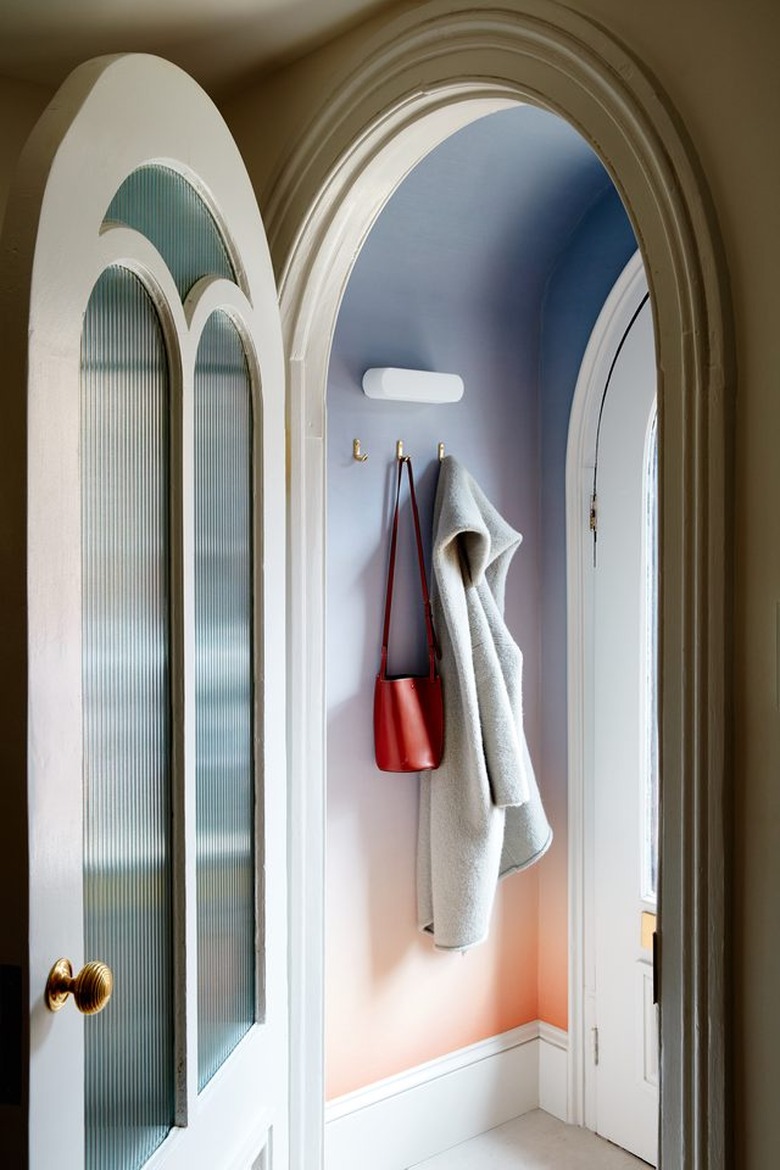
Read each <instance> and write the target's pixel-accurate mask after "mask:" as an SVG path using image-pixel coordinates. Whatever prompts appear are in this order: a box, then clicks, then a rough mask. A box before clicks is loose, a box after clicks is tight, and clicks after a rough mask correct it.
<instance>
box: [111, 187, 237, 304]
mask: <svg viewBox="0 0 780 1170" xmlns="http://www.w3.org/2000/svg"><path fill="white" fill-rule="evenodd" d="M106 220H107V221H113V222H115V223H123V224H126V225H127V227H131V228H134V229H135V230H136V231H138V232H141V233H142V234H143V235H144V236H146V238H147V239H148V240H150V241H151V243H153V244H154V246H155V248H156V249H157V251H158V252H159V253H160V255H161V256H162V258H163V260H164V261H165V263H166V264H167V266H168V268H169V269H170V272H171V275H172V277H173V279H174V280H175V282H176V287H177V288H178V290H179V295H180V296H181V298H182V300H184V298H185V297H186V295H187V293H188V292H189V291H190V289H191V288H192V286H193V285H194V284H195V282H196V281H197V280H199V279H200V278H201V277H202V276H224V277H226V278H227V279H228V280H233V281H235V279H236V276H235V272H234V271H233V266H232V264H231V263H230V258H229V256H228V253H227V249H226V248H225V244H224V241H223V239H222V235H221V234H220V231H219V228H218V227H217V225H216V223H215V222H214V217H213V216H212V214H211V212H210V211H209V209H208V207H207V206H206V204H205V203H204V202H203V200H202V199H201V197H200V195H199V194H198V192H197V191H196V190H195V188H194V187H193V186H192V184H191V183H189V182H188V181H187V180H186V179H185V178H184V176H183V175H180V174H179V172H178V171H174V170H172V169H171V168H170V167H163V166H160V165H159V164H152V165H149V166H145V167H139V168H138V170H136V171H133V173H132V174H131V175H128V177H127V178H126V179H125V181H124V183H123V184H122V186H121V187H120V188H119V190H118V191H117V193H116V195H115V196H114V198H113V199H112V200H111V203H110V205H109V208H108V211H107V212H106Z"/></svg>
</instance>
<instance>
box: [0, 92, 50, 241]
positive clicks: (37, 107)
mask: <svg viewBox="0 0 780 1170" xmlns="http://www.w3.org/2000/svg"><path fill="white" fill-rule="evenodd" d="M50 97H51V91H50V90H48V89H45V88H44V87H43V86H40V85H29V84H28V83H27V82H24V81H11V80H10V79H9V78H7V77H0V223H1V222H2V219H3V212H4V211H5V203H6V199H7V198H8V188H9V186H10V184H11V180H12V178H13V173H14V168H15V166H16V160H17V158H18V157H19V152H20V151H21V149H22V147H23V146H24V144H25V142H26V141H27V137H28V135H29V133H30V131H31V130H32V128H33V126H34V125H35V123H36V122H37V121H38V118H39V117H40V116H41V114H42V113H43V111H44V109H45V108H46V105H47V103H48V101H49V99H50Z"/></svg>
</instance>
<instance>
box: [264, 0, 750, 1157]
mask: <svg viewBox="0 0 780 1170" xmlns="http://www.w3.org/2000/svg"><path fill="white" fill-rule="evenodd" d="M525 8H526V11H524V12H511V11H508V10H501V11H498V10H495V9H492V8H491V7H489V4H488V3H487V0H454V3H453V0H430V2H429V3H426V4H422V5H415V6H413V8H412V9H407V10H405V11H404V12H402V13H401V14H399V15H394V16H391V17H389V18H388V19H387V20H386V21H380V22H377V23H375V24H374V25H373V26H372V31H370V32H368V33H366V34H365V36H364V38H363V40H362V41H359V43H358V53H359V59H358V58H357V55H356V58H355V59H353V60H352V61H351V62H348V63H347V64H346V65H342V66H341V67H340V71H339V70H338V69H337V71H336V74H335V75H334V76H333V77H332V79H331V92H330V95H329V97H328V100H327V101H324V102H323V103H322V107H321V109H320V110H319V112H318V113H317V115H316V116H315V118H314V119H313V121H312V123H311V124H310V125H309V127H308V129H307V131H306V132H305V133H304V134H303V135H302V136H301V138H300V140H299V141H298V142H297V144H296V145H295V146H294V147H293V149H292V152H291V153H290V154H289V155H288V156H287V157H286V160H285V161H284V163H283V165H282V167H281V169H280V171H279V172H278V173H277V174H276V175H275V176H274V177H273V178H272V180H271V182H270V184H269V186H268V188H267V189H268V192H269V196H268V200H267V202H266V205H265V219H266V225H267V230H268V235H269V241H270V244H271V249H272V253H273V254H274V256H275V259H276V265H277V271H279V272H280V273H281V281H280V295H281V307H282V326H283V329H284V332H285V339H286V345H287V355H288V362H289V366H288V407H287V425H288V432H289V435H288V441H289V477H290V497H289V505H288V507H289V511H288V520H289V523H288V532H289V534H290V538H289V539H290V543H289V580H288V622H289V624H288V629H289V644H288V651H289V662H290V674H289V694H288V697H289V711H290V713H291V714H290V719H291V720H292V719H293V718H294V725H293V726H294V734H293V735H292V736H291V750H290V769H291V770H290V814H291V816H290V825H291V829H292V834H291V838H290V852H291V859H290V860H291V871H290V885H291V891H290V907H291V921H290V931H291V960H292V968H291V1003H292V1005H293V1008H292V1010H293V1014H292V1018H291V1029H292V1052H291V1060H292V1081H291V1095H292V1110H293V1113H292V1121H291V1124H292V1133H291V1137H292V1143H293V1165H294V1166H296V1167H306V1170H318V1168H319V1167H321V1166H322V1158H323V1153H322V1145H323V1143H322V1126H323V1086H324V1078H323V1067H322V1061H323V1003H322V1001H323V975H324V962H323V924H324V900H323V884H324V850H325V759H326V757H325V702H326V694H325V682H324V645H325V622H324V612H325V533H326V518H325V463H324V451H325V437H326V436H325V390H326V382H327V366H328V359H329V355H330V347H331V341H332V337H333V332H334V329H335V324H336V316H337V312H338V308H339V304H340V301H341V297H342V294H343V290H344V288H345V286H346V283H347V280H348V277H349V273H350V270H351V267H352V264H353V263H354V258H355V256H356V255H357V253H358V252H359V249H360V246H361V244H362V243H363V241H364V239H365V237H366V235H367V233H368V231H369V230H370V227H371V225H372V223H373V221H374V219H375V218H376V216H377V215H378V213H379V212H380V210H381V208H382V206H383V205H384V203H385V202H386V200H387V199H388V198H389V196H390V195H391V193H392V191H393V190H394V189H395V187H396V186H397V185H398V183H399V182H400V181H401V179H402V178H403V177H404V175H405V174H407V173H408V171H409V170H410V169H411V168H412V167H413V166H414V165H415V163H416V162H417V161H419V159H420V158H422V157H423V156H424V155H425V154H426V153H427V152H428V151H429V150H430V149H432V148H433V147H434V146H435V145H437V143H438V142H440V141H441V140H442V139H444V138H445V137H446V136H447V135H448V134H449V133H451V132H452V131H453V130H455V129H458V128H459V127H461V126H463V125H465V124H466V123H468V122H469V121H471V120H473V119H474V118H476V117H478V116H480V115H481V114H484V113H488V112H489V111H491V110H494V109H500V108H504V107H506V106H507V105H511V104H513V103H516V102H518V101H520V102H522V101H531V102H536V103H538V104H541V105H544V106H545V107H547V108H549V109H552V110H553V111H555V112H557V113H559V114H561V115H562V116H563V117H565V118H566V119H567V120H568V121H570V122H571V123H572V124H573V125H574V126H575V127H576V128H577V129H578V130H579V131H580V132H581V133H582V134H583V136H584V137H585V138H586V140H588V141H589V142H590V143H591V144H592V145H593V146H594V149H596V151H597V152H598V154H599V155H600V157H601V158H602V160H603V162H604V163H605V165H606V167H607V168H608V170H609V172H610V174H611V175H612V178H613V180H614V182H615V184H616V186H617V188H618V190H619V191H620V193H621V195H622V197H623V200H624V203H625V205H626V207H627V209H628V212H629V215H630V217H631V219H632V222H633V225H634V228H635V231H636V234H637V238H638V239H639V241H640V245H641V250H642V254H643V258H644V263H645V269H646V271H647V274H648V282H649V285H650V289H651V294H652V300H653V306H654V314H655V317H654V323H655V335H656V340H657V347H658V368H659V370H660V371H661V376H660V377H659V416H660V447H661V450H660V463H661V523H660V529H661V533H660V546H661V547H660V556H661V564H662V574H663V589H662V596H661V599H660V609H661V629H662V648H661V674H662V677H661V771H662V780H661V788H662V794H661V802H662V809H661V838H662V842H663V851H662V857H661V901H662V903H663V907H662V912H663V923H664V927H663V939H662V950H661V983H662V996H663V1004H662V1010H661V1038H662V1039H661V1043H662V1051H661V1082H662V1088H661V1115H662V1133H661V1164H662V1165H663V1166H665V1167H667V1168H668V1170H705V1168H706V1170H725V1167H726V1166H727V1165H728V1162H729V1140H730V1119H729V1115H728V1110H729V1106H728V1104H727V1100H726V1081H727V1067H726V1064H727V1060H726V1053H727V1046H726V1034H725V1032H726V1017H727V1002H726V995H727V990H726V988H727V946H728V940H727V936H726V917H727V915H726V907H727V904H728V893H729V888H730V872H729V867H728V860H729V856H730V850H729V845H728V839H727V832H728V830H727V826H726V824H725V822H724V815H723V809H724V808H725V807H727V803H728V800H727V797H728V793H729V791H730V787H731V762H730V742H731V715H730V712H731V704H730V690H731V671H730V641H731V637H730V635H731V628H732V612H731V514H732V507H731V501H730V498H729V493H728V491H727V486H728V483H729V482H730V478H731V468H732V464H733V454H732V450H731V439H730V427H729V420H730V417H731V412H732V408H733V400H734V368H735V362H734V347H733V337H732V321H731V310H730V301H729V289H728V280H727V275H726V265H725V258H724V253H723V247H722V244H721V241H720V237H719V234H718V230H717V226H716V219H715V214H714V211H713V208H712V203H711V199H710V196H709V192H708V190H707V188H706V185H705V182H704V178H703V171H702V169H701V167H700V165H699V163H698V160H697V158H696V156H695V152H694V150H693V147H692V144H691V143H690V141H689V140H688V139H687V138H686V137H685V135H684V132H683V131H682V129H681V127H682V122H681V119H680V118H679V116H678V115H677V114H676V112H675V111H674V109H673V108H672V106H671V104H670V102H669V101H668V99H667V98H666V96H665V95H664V94H663V91H662V90H661V87H660V86H659V85H658V83H657V81H656V80H655V79H654V78H653V77H652V76H650V75H649V74H648V73H647V72H646V70H645V69H644V67H643V66H642V65H641V64H640V63H639V62H637V61H636V60H635V59H634V58H633V57H631V56H630V55H629V54H628V53H627V52H626V50H625V49H624V48H623V47H622V45H620V44H619V43H618V42H617V41H615V40H613V39H612V38H611V36H610V35H609V34H608V33H606V32H605V30H604V29H603V28H601V27H599V26H597V25H596V24H593V23H591V22H590V21H589V20H587V19H586V18H584V17H582V16H579V15H578V14H576V13H574V12H572V11H570V10H568V9H566V8H563V7H560V6H558V5H557V4H555V3H553V2H551V0H528V3H527V4H526V5H525ZM350 70H351V71H350ZM683 892H685V896H684V897H683V896H682V895H683ZM702 1020H706V1021H707V1027H702V1026H700V1024H699V1022H700V1021H702Z"/></svg>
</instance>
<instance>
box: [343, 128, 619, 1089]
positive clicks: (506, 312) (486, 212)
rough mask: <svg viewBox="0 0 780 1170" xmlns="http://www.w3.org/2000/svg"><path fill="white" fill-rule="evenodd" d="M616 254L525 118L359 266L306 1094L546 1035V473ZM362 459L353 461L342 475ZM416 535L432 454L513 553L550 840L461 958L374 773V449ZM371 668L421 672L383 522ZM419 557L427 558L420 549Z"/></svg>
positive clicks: (391, 208) (383, 236) (590, 173)
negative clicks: (322, 950)
mask: <svg viewBox="0 0 780 1170" xmlns="http://www.w3.org/2000/svg"><path fill="white" fill-rule="evenodd" d="M635 248H636V243H635V240H634V237H633V234H632V232H631V229H630V226H629V224H628V221H627V219H626V216H625V213H624V211H623V208H622V206H621V204H620V201H619V199H618V197H617V195H616V193H615V191H614V188H613V187H612V185H611V182H610V180H609V177H608V176H607V174H606V173H605V171H604V169H603V167H602V166H601V164H600V162H599V161H598V159H597V158H596V156H595V155H594V154H593V152H592V151H591V150H590V149H589V148H588V147H587V145H586V144H585V143H584V142H583V141H582V139H580V138H579V136H578V135H577V134H576V133H575V132H574V131H573V130H572V129H571V128H570V127H569V126H568V125H566V124H565V123H564V122H562V121H561V120H560V119H558V118H556V117H555V116H554V115H552V114H549V113H547V112H544V111H541V110H537V109H534V108H532V107H517V108H516V109H513V110H509V111H504V112H501V113H499V114H494V115H492V116H490V117H488V118H484V119H482V120H481V121H479V122H476V123H474V124H472V125H471V126H469V127H467V128H466V129H464V130H462V131H460V132H459V133H457V134H456V135H453V137H452V138H450V139H449V140H447V141H446V142H445V143H443V144H442V145H441V146H440V147H438V148H437V149H436V150H435V151H434V152H432V153H431V154H430V155H429V156H428V157H427V158H426V159H425V160H424V161H423V162H422V163H421V164H420V165H419V166H418V167H417V168H416V169H415V170H414V171H413V172H412V174H411V175H410V176H409V177H408V178H407V179H406V180H405V182H404V183H403V184H402V186H401V187H400V188H399V189H398V191H397V192H396V193H395V194H394V196H393V197H392V199H391V200H390V202H389V203H388V205H387V206H386V208H385V209H384V211H383V213H382V215H381V216H380V218H379V220H378V221H377V223H376V225H375V226H374V228H373V230H372V232H371V234H370V236H369V239H368V240H367V242H366V244H365V246H364V247H363V249H362V251H361V253H360V255H359V257H358V258H357V261H356V264H355V268H354V270H353V273H352V276H351V278H350V282H349V285H348V288H347V291H346V293H345V296H344V300H343V303H342V307H341V311H340V314H339V320H338V325H337V329H336V335H335V338H334V343H333V349H332V354H331V362H330V370H329V379H328V404H327V405H328V627H327V630H328V644H327V685H328V843H327V852H328V866H327V890H326V900H327V918H326V939H327V975H326V1066H327V1093H328V1097H329V1098H332V1097H336V1096H340V1095H341V1094H344V1093H347V1092H350V1091H352V1090H355V1089H358V1088H360V1087H363V1086H365V1085H367V1084H370V1083H372V1082H374V1081H376V1080H379V1079H382V1078H384V1077H387V1076H390V1075H392V1074H394V1073H398V1072H401V1071H403V1070H405V1069H408V1068H411V1067H413V1066H415V1065H417V1064H420V1063H423V1062H424V1061H427V1060H431V1059H434V1058H436V1057H439V1056H442V1055H444V1054H446V1053H448V1052H451V1051H453V1050H455V1049H457V1048H460V1047H462V1046H464V1045H467V1044H470V1043H473V1042H475V1041H478V1040H481V1039H484V1038H486V1037H488V1036H492V1035H495V1034H496V1033H499V1032H503V1031H506V1030H508V1029H510V1028H513V1027H516V1026H517V1025H519V1024H523V1023H526V1022H528V1021H531V1020H535V1019H543V1020H546V1021H547V1022H549V1023H552V1024H555V1025H557V1026H558V1027H561V1028H565V1027H566V1026H567V994H568V991H567V911H566V888H567V843H566V662H565V622H566V597H565V529H564V512H563V500H564V483H565V452H566V434H567V428H568V417H569V410H570V405H571V397H572V394H573V390H574V385H575V382H576V378H577V373H578V369H579V364H580V361H581V358H582V354H583V352H584V349H585V346H586V344H587V340H588V336H589V334H590V330H591V328H592V326H593V323H594V322H595V319H596V317H597V316H598V312H599V310H600V308H601V306H602V304H603V302H604V299H605V297H606V296H607V294H608V292H609V290H610V288H611V287H612V284H613V283H614V281H615V279H616V278H617V276H618V275H619V273H620V271H621V269H622V268H623V266H624V264H625V263H626V261H627V260H628V258H629V256H630V255H631V254H632V253H633V251H634V250H635ZM371 366H407V367H411V368H417V369H435V370H444V371H448V372H454V373H459V374H461V375H462V377H463V379H464V382H465V386H466V391H465V395H464V397H463V399H462V400H461V402H459V403H456V404H450V405H446V406H426V405H408V404H401V403H387V402H376V401H372V400H369V399H367V398H366V397H365V396H364V395H363V392H362V389H361V378H362V374H363V371H364V370H365V369H367V368H369V367H371ZM353 438H360V440H361V442H362V446H363V450H364V451H365V452H367V453H368V455H369V459H368V461H367V462H365V463H357V462H355V461H354V460H353V458H352V440H353ZM397 439H403V441H404V444H405V450H406V451H407V452H408V453H409V454H411V456H412V458H413V464H414V468H415V474H416V479H417V482H418V488H419V497H420V504H421V512H422V518H423V526H424V530H425V531H426V533H427V534H428V535H429V534H430V525H431V513H432V505H433V496H434V493H435V487H436V475H437V471H438V463H437V460H436V449H437V444H438V443H439V442H444V443H445V444H446V447H447V450H448V452H450V453H452V454H453V455H455V456H456V457H457V458H458V459H459V460H460V461H461V462H462V463H463V464H464V465H465V466H466V467H467V468H468V469H469V471H470V472H471V473H472V475H473V476H474V477H475V479H476V480H477V482H478V483H479V484H480V485H481V486H482V488H483V489H484V490H485V492H486V493H487V495H488V497H489V498H490V499H491V500H492V501H493V503H494V504H495V505H496V506H497V507H498V509H499V510H500V511H501V512H502V514H503V515H504V516H505V517H506V519H507V520H508V521H509V522H510V523H511V524H512V525H513V526H514V527H515V528H517V529H518V530H519V531H520V532H522V534H523V538H524V539H523V543H522V545H521V546H520V549H519V551H518V552H517V554H516V556H515V559H514V562H513V565H512V568H511V569H510V573H509V579H508V586H507V599H506V617H507V621H508V625H509V628H510V629H511V631H512V633H513V635H514V637H515V639H516V641H517V642H518V644H519V646H520V647H521V649H522V651H523V654H524V658H525V667H524V706H525V719H526V734H527V737H528V742H529V748H530V751H531V756H532V759H533V761H534V765H535V768H536V772H537V777H538V780H539V785H540V789H541V793H542V797H543V800H544V801H545V805H546V809H547V812H548V815H549V817H550V820H551V822H552V824H553V829H554V832H555V840H554V842H553V845H552V847H551V849H550V851H549V853H548V854H547V855H546V857H545V858H544V859H543V860H542V861H541V862H540V863H539V864H538V865H537V866H535V867H533V868H532V869H530V870H528V871H526V872H524V873H519V874H515V875H512V876H511V877H509V878H507V879H506V880H505V881H504V882H502V883H501V884H500V886H499V889H498V892H497V896H496V903H495V908H494V914H493V920H492V924H491V930H490V935H489V938H488V940H487V942H485V943H484V944H483V945H481V946H479V947H476V948H474V949H473V950H470V951H468V952H466V953H465V954H463V955H460V954H452V953H449V952H440V951H436V950H435V948H434V947H433V945H432V942H431V940H430V938H429V937H428V936H423V935H420V934H419V933H418V931H417V925H416V905H415V859H416V841H417V785H418V781H417V778H416V776H414V775H390V774H383V773H381V772H379V771H378V770H377V769H376V766H375V763H374V759H373V740H372V723H371V719H372V697H373V683H374V676H375V674H376V670H377V665H378V656H379V644H380V627H381V620H382V606H383V598H384V583H385V573H386V563H387V541H388V525H389V518H390V511H391V506H392V490H393V487H394V475H395V461H394V456H395V443H396V440H397ZM402 525H403V528H402V547H401V551H400V558H401V559H400V561H399V566H398V570H397V575H396V600H395V603H394V617H393V630H392V635H391V650H390V667H391V670H393V671H396V672H399V673H400V672H407V671H410V672H413V671H416V670H418V669H419V670H422V669H424V660H425V650H424V647H425V637H424V629H423V626H422V621H421V616H420V604H419V593H418V590H419V584H418V583H417V582H416V578H415V568H414V560H413V555H414V550H413V544H412V528H411V517H410V515H409V510H408V505H407V506H406V507H405V508H404V511H403V513H402ZM428 543H429V541H428Z"/></svg>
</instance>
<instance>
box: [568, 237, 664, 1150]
mask: <svg viewBox="0 0 780 1170" xmlns="http://www.w3.org/2000/svg"><path fill="white" fill-rule="evenodd" d="M646 294H647V278H646V276H645V270H644V266H643V264H642V257H641V254H640V253H639V252H636V253H635V254H634V255H633V256H632V257H631V259H630V260H629V261H628V263H627V264H626V266H625V268H624V269H623V271H622V272H621V274H620V276H619V277H618V279H617V281H616V282H615V285H614V287H613V288H612V290H611V292H610V294H609V296H608V297H607V299H606V301H605V302H604V305H603V308H602V310H601V312H600V314H599V316H598V319H597V321H596V324H595V325H594V327H593V331H592V333H591V335H590V340H589V342H588V345H587V348H586V350H585V354H584V355H583V358H582V364H581V365H580V372H579V376H578V378H577V385H576V387H575V390H574V398H573V400H572V407H571V415H570V418H569V436H568V442H567V449H566V642H567V656H566V657H567V705H568V781H569V791H568V812H569V874H568V879H569V882H568V885H569V1121H570V1122H572V1123H573V1124H575V1125H586V1126H587V1127H588V1128H589V1129H595V1128H596V1101H595V1080H594V1078H593V1077H592V1076H590V1075H589V1072H590V1071H591V1070H592V1068H593V1062H592V1052H591V1044H590V1036H591V1028H592V1026H593V1017H592V1010H593V1004H592V1003H590V1002H589V1001H588V995H587V989H588V988H589V987H592V986H593V974H592V973H593V968H594V935H593V932H594V926H595V906H594V896H595V891H594V860H595V858H594V841H595V821H594V813H593V810H594V801H595V781H594V775H593V730H592V728H593V688H592V686H591V685H589V684H590V680H591V678H592V662H593V622H592V616H591V615H592V613H593V572H592V563H593V534H592V532H591V531H590V524H589V513H590V501H591V493H592V490H593V469H594V456H595V451H596V442H597V434H598V422H599V415H600V408H601V404H602V400H603V395H604V389H605V386H606V383H607V378H608V376H609V372H610V368H611V366H612V362H613V359H614V357H615V354H616V352H617V348H618V346H619V345H620V342H621V340H622V338H623V336H624V334H625V331H626V329H627V328H628V327H629V324H630V322H631V320H632V318H633V317H634V314H635V313H636V312H637V310H638V309H639V307H640V305H641V304H642V302H643V300H644V298H645V296H646Z"/></svg>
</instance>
